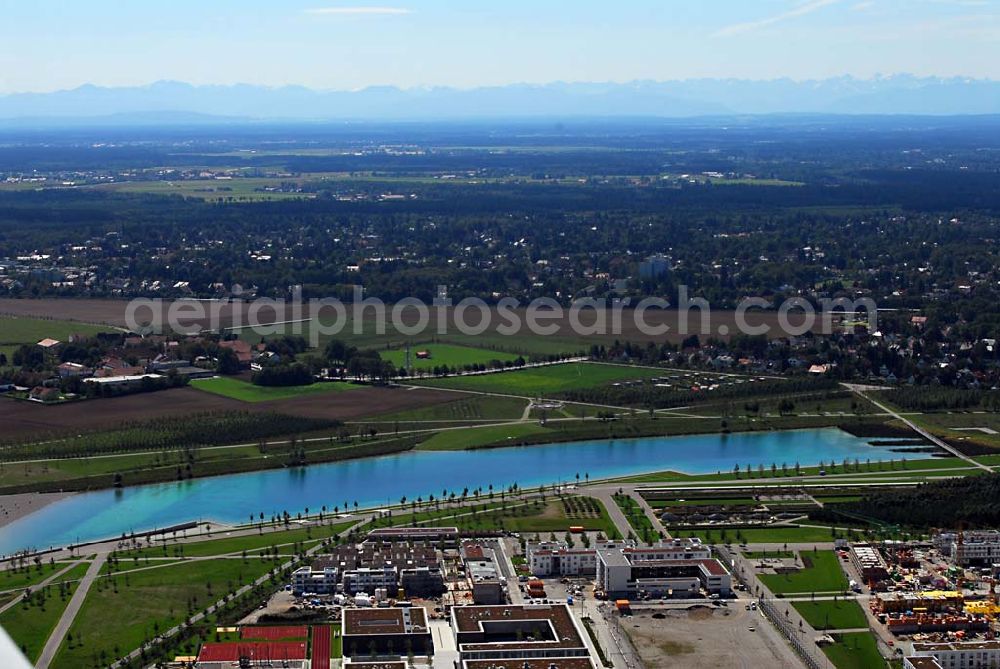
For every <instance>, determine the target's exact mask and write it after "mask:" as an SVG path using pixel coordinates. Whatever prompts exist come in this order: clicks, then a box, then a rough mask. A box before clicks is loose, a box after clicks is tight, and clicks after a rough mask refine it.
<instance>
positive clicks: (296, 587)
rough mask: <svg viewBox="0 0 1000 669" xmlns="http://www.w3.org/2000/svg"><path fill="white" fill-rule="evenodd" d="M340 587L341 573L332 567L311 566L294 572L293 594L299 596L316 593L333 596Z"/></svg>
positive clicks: (322, 565)
mask: <svg viewBox="0 0 1000 669" xmlns="http://www.w3.org/2000/svg"><path fill="white" fill-rule="evenodd" d="M338 585H340V573H339V572H338V571H337V568H336V567H334V566H332V565H324V564H320V565H311V566H305V567H299V568H298V569H296V570H295V571H294V572H292V592H294V593H295V594H297V595H300V594H302V593H307V592H308V593H314V594H317V595H332V594H335V593H336V592H337V586H338Z"/></svg>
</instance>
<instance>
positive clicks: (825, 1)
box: [712, 0, 840, 37]
mask: <svg viewBox="0 0 1000 669" xmlns="http://www.w3.org/2000/svg"><path fill="white" fill-rule="evenodd" d="M837 2H840V0H812V2H807V3H805V4H802V5H799V6H798V7H795V8H794V9H790V10H788V11H787V12H782V13H781V14H775V15H774V16H769V17H767V18H764V19H759V20H757V21H749V22H747V23H735V24H733V25H731V26H726V27H725V28H722V29H720V30H717V31H716V32H715V33H714V34H713V35H712V36H713V37H732V36H733V35H741V34H743V33H748V32H753V31H754V30H757V29H758V28H766V27H767V26H770V25H774V24H775V23H781V22H782V21H787V20H788V19H794V18H797V17H799V16H805V15H806V14H812V13H813V12H815V11H816V10H819V9H823V8H824V7H827V6H829V5H832V4H835V3H837Z"/></svg>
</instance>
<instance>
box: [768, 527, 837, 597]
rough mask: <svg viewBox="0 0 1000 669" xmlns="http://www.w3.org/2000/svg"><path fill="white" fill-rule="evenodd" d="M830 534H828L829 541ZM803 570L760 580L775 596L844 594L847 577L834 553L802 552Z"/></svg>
mask: <svg viewBox="0 0 1000 669" xmlns="http://www.w3.org/2000/svg"><path fill="white" fill-rule="evenodd" d="M829 538H830V533H829V532H826V539H827V540H829ZM799 557H800V558H801V559H802V563H803V565H804V568H803V569H800V570H798V571H795V572H790V573H788V574H761V575H760V580H761V581H762V582H763V583H764V585H766V586H767V587H768V588H770V589H771V592H773V593H774V594H776V595H778V594H782V595H789V594H797V593H804V592H843V591H844V590H846V589H847V577H846V576H845V575H844V571H843V569H841V567H840V560H839V559H837V554H836V553H834V552H833V551H800V552H799Z"/></svg>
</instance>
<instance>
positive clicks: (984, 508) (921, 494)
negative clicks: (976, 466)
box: [809, 474, 1000, 528]
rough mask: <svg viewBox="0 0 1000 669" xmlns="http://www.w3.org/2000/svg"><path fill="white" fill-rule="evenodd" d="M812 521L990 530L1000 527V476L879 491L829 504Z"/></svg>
mask: <svg viewBox="0 0 1000 669" xmlns="http://www.w3.org/2000/svg"><path fill="white" fill-rule="evenodd" d="M809 517H810V518H811V519H812V520H819V521H825V522H834V523H836V522H843V521H844V519H845V517H847V518H850V517H855V518H857V517H860V518H864V519H871V520H876V521H879V522H882V523H886V524H889V525H899V526H903V527H914V528H932V527H954V526H955V525H956V524H957V523H963V524H964V525H965V526H966V527H970V528H971V527H979V528H989V527H996V526H997V525H1000V474H987V475H985V476H969V477H964V478H954V479H946V480H943V481H932V482H930V483H924V484H922V485H919V486H917V487H916V488H910V489H892V490H879V491H877V492H872V493H870V494H868V495H865V496H864V497H863V498H862V499H861V500H859V501H856V502H838V503H827V504H826V505H824V507H823V508H822V509H816V510H815V511H812V512H810V513H809Z"/></svg>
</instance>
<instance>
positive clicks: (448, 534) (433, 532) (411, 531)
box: [368, 527, 459, 546]
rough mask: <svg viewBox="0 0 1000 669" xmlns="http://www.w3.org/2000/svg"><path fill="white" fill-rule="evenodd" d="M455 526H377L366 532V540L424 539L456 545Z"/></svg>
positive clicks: (435, 542) (456, 532)
mask: <svg viewBox="0 0 1000 669" xmlns="http://www.w3.org/2000/svg"><path fill="white" fill-rule="evenodd" d="M458 536H459V535H458V528H457V527H379V528H376V529H374V530H372V531H371V532H369V533H368V541H374V542H384V541H426V542H430V543H434V544H438V543H442V544H445V545H451V546H457V545H458Z"/></svg>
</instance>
